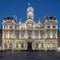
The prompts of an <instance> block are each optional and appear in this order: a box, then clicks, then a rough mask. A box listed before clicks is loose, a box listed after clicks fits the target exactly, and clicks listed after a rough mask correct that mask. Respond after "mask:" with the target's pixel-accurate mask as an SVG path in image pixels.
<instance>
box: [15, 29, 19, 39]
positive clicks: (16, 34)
mask: <svg viewBox="0 0 60 60" xmlns="http://www.w3.org/2000/svg"><path fill="white" fill-rule="evenodd" d="M15 36H16V38H17V39H19V31H18V30H16V31H15Z"/></svg>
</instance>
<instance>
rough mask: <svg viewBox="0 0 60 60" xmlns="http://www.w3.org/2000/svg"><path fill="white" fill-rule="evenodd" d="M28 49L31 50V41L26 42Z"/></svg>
mask: <svg viewBox="0 0 60 60" xmlns="http://www.w3.org/2000/svg"><path fill="white" fill-rule="evenodd" d="M27 50H28V51H31V50H32V43H31V42H28V49H27Z"/></svg>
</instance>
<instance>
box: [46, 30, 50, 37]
mask: <svg viewBox="0 0 60 60" xmlns="http://www.w3.org/2000/svg"><path fill="white" fill-rule="evenodd" d="M47 38H50V30H47Z"/></svg>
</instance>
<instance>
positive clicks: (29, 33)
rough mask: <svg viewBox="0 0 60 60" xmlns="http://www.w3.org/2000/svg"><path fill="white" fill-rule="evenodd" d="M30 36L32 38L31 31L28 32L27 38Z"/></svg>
mask: <svg viewBox="0 0 60 60" xmlns="http://www.w3.org/2000/svg"><path fill="white" fill-rule="evenodd" d="M31 36H32V31H30V30H29V31H28V38H29V39H30V38H31Z"/></svg>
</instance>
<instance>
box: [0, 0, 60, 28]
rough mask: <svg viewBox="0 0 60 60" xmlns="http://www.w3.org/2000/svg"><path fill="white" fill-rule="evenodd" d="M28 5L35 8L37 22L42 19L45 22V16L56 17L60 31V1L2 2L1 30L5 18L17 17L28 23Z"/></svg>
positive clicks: (16, 0) (8, 0) (26, 0)
mask: <svg viewBox="0 0 60 60" xmlns="http://www.w3.org/2000/svg"><path fill="white" fill-rule="evenodd" d="M28 3H30V4H31V6H32V7H33V8H34V14H35V16H34V20H35V21H36V22H37V21H38V18H40V20H41V22H43V21H44V16H48V15H51V16H56V17H57V19H58V27H59V29H60V0H0V28H1V26H2V21H3V18H4V17H7V16H13V15H16V16H17V22H18V21H19V19H20V18H21V19H22V22H23V21H26V16H27V7H28Z"/></svg>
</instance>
